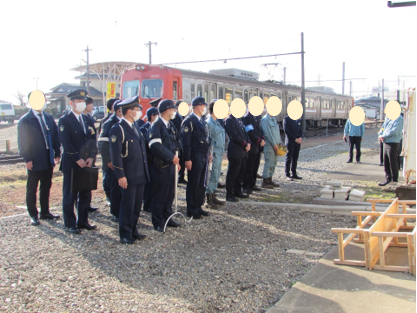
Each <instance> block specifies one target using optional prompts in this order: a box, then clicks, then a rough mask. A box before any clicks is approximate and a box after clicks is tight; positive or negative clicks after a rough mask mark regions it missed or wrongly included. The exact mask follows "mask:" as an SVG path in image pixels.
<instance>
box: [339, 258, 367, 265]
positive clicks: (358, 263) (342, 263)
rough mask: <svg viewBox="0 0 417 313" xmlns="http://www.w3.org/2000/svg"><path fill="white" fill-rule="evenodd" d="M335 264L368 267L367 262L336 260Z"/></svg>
mask: <svg viewBox="0 0 417 313" xmlns="http://www.w3.org/2000/svg"><path fill="white" fill-rule="evenodd" d="M333 263H334V264H341V265H353V266H366V262H365V261H354V260H345V261H340V260H339V259H334V260H333Z"/></svg>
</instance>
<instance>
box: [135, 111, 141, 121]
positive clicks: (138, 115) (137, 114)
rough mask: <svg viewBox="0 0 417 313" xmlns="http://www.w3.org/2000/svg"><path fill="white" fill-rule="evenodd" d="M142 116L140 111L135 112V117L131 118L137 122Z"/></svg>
mask: <svg viewBox="0 0 417 313" xmlns="http://www.w3.org/2000/svg"><path fill="white" fill-rule="evenodd" d="M141 116H142V112H141V111H139V112H138V111H136V115H135V116H133V119H134V120H135V122H136V121H137V120H139V119H140V117H141Z"/></svg>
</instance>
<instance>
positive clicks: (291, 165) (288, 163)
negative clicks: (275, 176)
mask: <svg viewBox="0 0 417 313" xmlns="http://www.w3.org/2000/svg"><path fill="white" fill-rule="evenodd" d="M283 127H284V132H285V146H286V147H287V151H288V152H287V154H286V155H285V175H286V176H287V180H293V179H302V178H301V177H299V176H298V175H297V160H298V155H299V154H300V149H301V142H302V140H303V138H302V137H303V131H302V129H301V120H300V119H298V120H293V119H292V118H291V117H289V116H288V115H287V116H286V117H284V121H283ZM290 169H291V173H292V175H290Z"/></svg>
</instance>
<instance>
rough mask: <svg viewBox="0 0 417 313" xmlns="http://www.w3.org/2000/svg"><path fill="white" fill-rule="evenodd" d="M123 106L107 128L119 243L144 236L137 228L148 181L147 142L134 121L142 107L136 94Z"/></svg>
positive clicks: (133, 240)
mask: <svg viewBox="0 0 417 313" xmlns="http://www.w3.org/2000/svg"><path fill="white" fill-rule="evenodd" d="M118 105H119V106H120V107H121V108H122V115H123V118H122V120H121V121H120V122H119V123H117V124H115V125H114V126H113V127H112V128H111V130H110V158H111V162H112V165H113V169H114V173H115V175H116V178H117V180H118V183H119V186H120V187H121V188H122V199H121V202H120V211H119V235H120V242H121V243H126V244H133V243H134V242H135V240H141V239H143V238H145V237H146V236H145V235H140V234H139V232H138V228H137V223H138V220H139V215H140V209H141V206H142V199H143V191H144V189H145V184H146V183H147V182H149V172H148V162H147V156H146V141H145V138H144V137H143V135H142V133H141V132H140V130H139V128H138V125H137V123H135V121H137V120H138V119H139V118H140V114H139V113H140V112H141V109H142V107H141V106H140V104H139V97H138V96H136V97H132V98H129V99H126V100H124V101H122V102H120V103H119V104H118Z"/></svg>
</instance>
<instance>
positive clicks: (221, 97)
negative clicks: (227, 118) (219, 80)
mask: <svg viewBox="0 0 417 313" xmlns="http://www.w3.org/2000/svg"><path fill="white" fill-rule="evenodd" d="M223 98H224V97H223V87H219V99H223Z"/></svg>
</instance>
